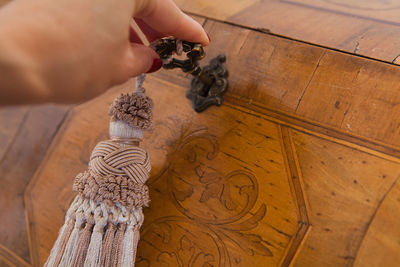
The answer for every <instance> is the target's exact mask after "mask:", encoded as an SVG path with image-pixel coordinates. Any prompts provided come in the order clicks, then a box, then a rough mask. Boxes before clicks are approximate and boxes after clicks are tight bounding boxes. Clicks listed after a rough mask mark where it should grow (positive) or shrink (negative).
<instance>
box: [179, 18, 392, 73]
mask: <svg viewBox="0 0 400 267" xmlns="http://www.w3.org/2000/svg"><path fill="white" fill-rule="evenodd" d="M184 12H185V13H186V14H188V15H191V16H197V17H201V18H203V19H207V20H209V21H215V22H219V23H223V24H227V25H231V26H234V27H238V28H242V29H247V30H251V31H255V32H260V33H263V34H268V35H271V36H275V37H279V38H282V39H285V40H289V41H293V42H297V43H301V44H306V45H310V46H314V47H318V48H323V49H327V50H330V51H335V52H339V53H342V54H345V55H351V56H354V57H359V58H364V59H368V60H372V61H376V62H380V63H383V64H388V65H393V66H396V67H398V66H399V65H398V64H396V63H395V61H396V58H397V57H398V56H397V57H396V58H395V59H393V60H391V61H387V60H383V59H378V58H373V57H369V56H366V55H362V54H356V53H354V52H349V51H346V50H342V49H338V48H333V47H329V46H325V45H320V44H316V43H312V42H307V41H303V40H301V39H296V38H292V37H289V36H286V35H282V34H278V33H274V32H271V31H270V30H269V29H265V28H254V27H249V26H246V25H243V24H238V23H235V22H231V21H226V20H221V19H217V18H212V17H208V16H205V15H201V14H197V13H193V12H190V11H187V10H184ZM399 56H400V55H399Z"/></svg>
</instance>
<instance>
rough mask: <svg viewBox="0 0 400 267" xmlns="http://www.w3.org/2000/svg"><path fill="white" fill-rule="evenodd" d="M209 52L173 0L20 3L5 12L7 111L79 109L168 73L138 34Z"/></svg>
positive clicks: (1, 40)
mask: <svg viewBox="0 0 400 267" xmlns="http://www.w3.org/2000/svg"><path fill="white" fill-rule="evenodd" d="M131 18H135V20H136V22H137V24H138V25H139V26H140V28H141V30H142V31H143V32H144V33H145V35H146V37H147V39H148V40H149V41H150V42H151V41H153V40H155V39H158V38H160V37H163V36H174V37H176V38H179V39H183V40H187V41H192V42H199V43H201V44H202V45H204V46H205V45H208V44H209V38H208V37H207V34H206V32H205V31H204V29H203V28H202V27H201V25H200V24H198V23H197V22H196V21H194V20H193V19H192V18H190V17H189V16H187V15H185V14H184V13H183V12H182V11H180V10H179V8H178V7H176V5H175V4H174V2H173V1H172V0H118V1H114V0H57V1H54V0H34V1H31V0H13V1H11V2H10V3H9V4H7V5H6V6H4V7H2V8H1V9H0V105H15V104H40V103H48V102H55V103H79V102H83V101H86V100H88V99H91V98H93V97H95V96H98V95H99V94H101V93H103V92H104V91H106V90H107V89H108V88H110V87H112V86H114V85H117V84H121V83H123V82H125V81H127V80H128V79H129V78H131V77H135V76H137V75H139V74H141V73H144V72H148V71H155V70H156V69H157V68H159V67H160V62H159V58H158V55H157V54H156V53H155V52H154V51H153V50H152V49H150V48H148V47H147V46H145V45H143V44H142V43H141V41H140V39H139V37H138V36H137V34H135V32H134V31H133V30H132V29H130V28H131V26H130V20H131Z"/></svg>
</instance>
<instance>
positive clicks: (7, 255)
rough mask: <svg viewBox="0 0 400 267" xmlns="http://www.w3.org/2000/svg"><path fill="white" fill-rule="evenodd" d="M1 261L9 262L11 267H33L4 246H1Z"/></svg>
mask: <svg viewBox="0 0 400 267" xmlns="http://www.w3.org/2000/svg"><path fill="white" fill-rule="evenodd" d="M0 259H2V260H4V261H5V262H7V263H8V264H9V265H10V266H18V267H27V266H32V265H30V264H29V263H27V262H26V261H25V260H24V259H22V258H21V257H19V256H18V255H17V254H15V253H14V252H13V251H11V250H9V249H8V248H6V247H5V246H3V245H2V244H0Z"/></svg>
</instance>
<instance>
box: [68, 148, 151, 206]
mask: <svg viewBox="0 0 400 267" xmlns="http://www.w3.org/2000/svg"><path fill="white" fill-rule="evenodd" d="M150 169H151V166H150V160H149V156H148V154H147V152H146V151H145V150H144V149H141V148H139V147H135V146H129V145H123V144H118V143H115V142H112V141H103V142H100V143H98V144H97V146H96V147H95V148H94V150H93V152H92V155H91V157H90V162H89V170H88V171H85V172H83V173H80V174H78V175H77V176H76V178H75V182H74V185H73V190H74V191H76V192H78V193H79V194H81V195H83V196H84V197H86V198H89V199H91V200H94V201H96V202H103V201H105V202H111V203H113V204H115V203H119V204H121V205H124V206H125V207H128V208H132V207H141V206H148V203H149V192H148V187H147V186H146V185H145V182H146V181H147V179H148V177H149V172H150ZM111 203H110V204H111Z"/></svg>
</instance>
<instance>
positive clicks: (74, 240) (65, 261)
mask: <svg viewBox="0 0 400 267" xmlns="http://www.w3.org/2000/svg"><path fill="white" fill-rule="evenodd" d="M85 208H89V200H86V199H85V200H84V201H83V203H82V204H81V206H80V207H79V208H78V210H77V212H76V221H75V226H74V230H72V233H71V235H70V237H69V240H68V243H67V245H66V247H65V251H64V254H63V256H62V258H61V262H60V265H59V266H72V261H73V259H74V257H75V253H76V248H77V244H78V240H79V232H80V230H81V229H82V226H83V225H84V223H85V210H84V209H85Z"/></svg>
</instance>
